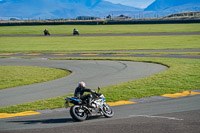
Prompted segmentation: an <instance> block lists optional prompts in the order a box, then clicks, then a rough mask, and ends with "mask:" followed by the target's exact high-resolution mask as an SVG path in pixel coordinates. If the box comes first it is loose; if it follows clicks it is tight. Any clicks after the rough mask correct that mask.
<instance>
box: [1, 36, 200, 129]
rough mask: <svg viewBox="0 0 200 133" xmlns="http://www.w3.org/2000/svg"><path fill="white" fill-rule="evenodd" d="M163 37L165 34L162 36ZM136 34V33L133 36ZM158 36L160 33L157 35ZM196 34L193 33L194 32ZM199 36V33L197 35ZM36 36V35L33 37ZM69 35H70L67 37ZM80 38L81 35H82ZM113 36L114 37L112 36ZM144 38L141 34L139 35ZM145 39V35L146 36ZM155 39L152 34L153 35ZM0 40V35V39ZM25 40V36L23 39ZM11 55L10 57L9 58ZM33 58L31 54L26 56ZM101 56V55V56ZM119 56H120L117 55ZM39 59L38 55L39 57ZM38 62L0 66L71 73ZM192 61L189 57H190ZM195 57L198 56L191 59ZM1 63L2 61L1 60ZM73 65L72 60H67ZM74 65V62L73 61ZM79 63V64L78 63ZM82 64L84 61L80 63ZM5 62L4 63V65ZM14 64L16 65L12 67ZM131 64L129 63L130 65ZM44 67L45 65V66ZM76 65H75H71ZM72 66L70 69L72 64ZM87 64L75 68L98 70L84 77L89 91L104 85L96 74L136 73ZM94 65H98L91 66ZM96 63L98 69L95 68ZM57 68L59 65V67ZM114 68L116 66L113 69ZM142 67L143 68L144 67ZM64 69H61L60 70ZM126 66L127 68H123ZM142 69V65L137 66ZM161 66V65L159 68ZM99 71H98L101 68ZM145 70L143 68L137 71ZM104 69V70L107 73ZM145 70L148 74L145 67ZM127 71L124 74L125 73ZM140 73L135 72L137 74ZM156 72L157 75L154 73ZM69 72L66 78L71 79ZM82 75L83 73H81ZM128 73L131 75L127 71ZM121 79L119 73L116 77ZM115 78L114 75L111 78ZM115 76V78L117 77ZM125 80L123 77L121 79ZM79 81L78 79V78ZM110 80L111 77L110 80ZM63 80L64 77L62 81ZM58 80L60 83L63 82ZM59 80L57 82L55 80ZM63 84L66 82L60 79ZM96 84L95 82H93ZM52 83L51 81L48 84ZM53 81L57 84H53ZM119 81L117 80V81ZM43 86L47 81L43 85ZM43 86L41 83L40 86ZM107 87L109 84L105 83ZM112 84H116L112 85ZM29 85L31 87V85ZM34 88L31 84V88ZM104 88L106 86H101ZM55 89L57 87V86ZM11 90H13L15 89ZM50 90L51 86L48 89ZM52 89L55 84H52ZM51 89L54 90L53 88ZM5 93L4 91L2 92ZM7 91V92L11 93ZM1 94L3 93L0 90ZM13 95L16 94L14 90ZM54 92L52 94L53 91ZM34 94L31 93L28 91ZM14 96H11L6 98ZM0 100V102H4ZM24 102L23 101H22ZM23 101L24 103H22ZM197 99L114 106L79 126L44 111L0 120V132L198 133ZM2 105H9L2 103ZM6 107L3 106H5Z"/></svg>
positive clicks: (120, 65) (118, 65) (121, 65)
mask: <svg viewBox="0 0 200 133" xmlns="http://www.w3.org/2000/svg"><path fill="white" fill-rule="evenodd" d="M164 34H165V33H164ZM137 35H139V34H137ZM159 35H160V33H159ZM195 35H196V33H195ZM198 35H199V33H198ZM36 36H37V35H36ZM40 36H42V35H40ZM69 36H70V35H69ZM83 36H84V35H83ZM116 36H117V35H116ZM143 36H144V34H143ZM148 36H149V35H148ZM154 36H155V35H154ZM0 37H2V36H0ZM27 37H28V36H27ZM196 52H199V49H198V51H196ZM12 56H13V55H12ZM29 56H31V57H33V55H29ZM37 56H38V55H35V56H34V57H37ZM80 56H89V55H80ZM104 56H105V55H104ZM119 56H123V55H119ZM39 57H40V56H39ZM41 57H44V58H42V59H29V60H26V59H0V64H1V65H2V63H3V65H16V64H17V63H18V64H20V65H27V66H29V65H35V66H42V67H52V68H60V69H68V70H74V69H70V67H67V66H68V65H69V64H70V63H69V62H67V61H66V62H65V63H60V62H59V61H56V62H54V64H51V63H49V62H50V61H49V60H47V59H46V58H48V57H49V56H48V57H45V56H41ZM171 57H173V58H187V57H181V56H174V55H171ZM192 58H193V57H192ZM194 58H195V59H196V58H199V56H197V57H194ZM2 60H3V61H2ZM71 62H74V61H71ZM75 62H76V61H75ZM78 62H79V61H78ZM84 62H85V61H84ZM6 63H8V64H6ZM15 63H16V64H15ZM131 63H132V62H131ZM47 64H48V66H47ZM75 64H76V63H75ZM75 64H74V65H72V66H73V67H72V68H74V66H77V64H76V65H75ZM86 64H90V65H91V67H90V68H87V67H86V66H85V67H83V68H81V67H78V68H76V69H77V71H78V72H82V71H83V70H84V71H85V70H87V71H88V70H100V72H98V73H94V75H89V76H88V77H84V79H85V80H86V81H88V80H91V82H88V87H90V86H91V88H96V87H97V86H100V87H101V86H102V87H103V86H104V85H103V84H104V82H103V81H102V79H101V78H97V79H96V78H95V79H93V80H94V81H93V80H92V78H94V77H96V76H97V75H99V74H100V75H101V74H102V75H104V76H107V75H115V74H116V72H118V71H119V73H120V71H127V70H126V69H132V70H131V72H132V71H133V70H136V71H138V70H137V67H138V65H135V64H134V65H133V68H132V67H130V64H129V63H125V62H122V61H117V62H115V63H114V64H110V63H108V62H105V63H102V62H101V63H100V62H98V61H97V62H93V63H92V62H91V63H88V62H87V61H86V63H83V62H82V63H81V66H82V65H83V66H84V65H86ZM95 64H98V65H96V66H95ZM99 64H100V66H99ZM60 65H61V66H60ZM115 65H116V66H115ZM145 65H147V67H149V66H148V65H150V63H147V64H145ZM145 65H144V66H145ZM63 66H64V68H63ZM127 66H128V67H127ZM141 66H142V65H141ZM162 67H163V66H162ZM101 68H102V69H101ZM104 68H106V69H107V70H109V71H110V70H111V73H102V72H104V70H103V69H104ZM140 69H143V70H145V69H146V68H143V67H142V68H140ZM165 69H166V67H163V68H162V70H160V71H163V70H165ZM107 70H106V71H107ZM147 71H151V70H150V69H149V68H148V70H147ZM127 72H128V71H127ZM139 73H140V71H138V74H139ZM155 73H157V72H155ZM73 74H77V73H76V71H75V73H72V74H71V75H70V76H74V75H73ZM81 74H84V73H81ZM129 74H130V75H131V73H130V71H129ZM119 75H120V76H121V74H119ZM122 75H123V74H122ZM115 76H116V75H115ZM120 76H119V77H120ZM124 77H126V76H124ZM80 78H82V77H80ZM110 78H112V77H110ZM63 79H64V78H63ZM63 79H61V80H63ZM59 80H60V79H59ZM113 80H119V81H120V80H121V79H113ZM64 81H66V80H65V79H64ZM78 81H79V80H77V81H74V82H71V83H72V84H70V83H69V87H70V85H71V87H70V89H69V90H68V89H66V86H65V85H66V84H65V83H64V84H63V85H61V86H59V88H60V87H62V88H63V90H64V92H62V94H63V93H68V92H67V91H69V92H73V91H74V86H76V84H77V83H76V82H78ZM95 81H96V82H95ZM50 82H52V81H50ZM56 82H57V81H56ZM120 82H121V81H120ZM46 83H47V82H46ZM41 84H43V83H41ZM109 84H110V83H109ZM113 84H116V83H113ZM35 85H36V84H35ZM31 86H32V85H31ZM33 86H34V85H33ZM41 86H42V87H44V88H46V87H48V85H45V84H43V85H41ZM105 86H107V85H106V84H105ZM29 87H30V86H27V88H26V89H28V88H29ZM57 87H58V86H57ZM16 88H17V87H15V88H14V89H16ZM50 88H51V87H50ZM55 88H56V85H55ZM55 88H54V89H55ZM9 89H10V90H11V91H13V90H12V89H13V88H9ZM6 90H7V89H6ZM11 91H10V92H11ZM0 92H3V91H0ZM14 92H17V90H16V91H14ZM55 92H56V91H55ZM32 93H35V92H32ZM0 95H1V93H0ZM27 95H28V97H27V99H28V100H29V99H32V97H29V96H30V95H29V94H28V93H27ZM37 95H38V96H37V98H38V97H40V98H41V97H45V96H46V95H49V94H48V91H46V92H45V95H40V94H39V93H37ZM59 95H60V94H59ZM11 96H15V93H13V94H11V95H10V98H11ZM4 99H5V97H4V98H3V100H2V99H1V98H0V101H1V103H2V101H4ZM17 99H21V97H20V96H19V97H16V100H17ZM25 99H26V98H25ZM25 99H24V100H25ZM199 100H200V96H199V95H196V96H189V97H183V98H175V99H162V100H159V101H147V102H144V103H137V104H131V105H122V106H116V107H113V109H114V111H115V116H114V117H113V118H111V119H106V118H104V117H93V118H90V119H89V120H87V121H84V122H82V123H77V122H74V121H73V120H72V118H71V116H70V115H69V112H68V110H63V109H60V110H59V109H58V110H53V111H52V110H49V111H44V112H45V113H42V114H40V115H35V116H23V117H14V118H5V119H0V133H35V132H43V133H47V132H48V133H55V132H59V133H66V132H70V133H100V132H104V133H133V132H134V133H149V132H153V133H160V132H162V133H169V132H173V133H199V132H200V128H199V125H200V119H199V115H200V103H199ZM5 102H11V101H6V100H5ZM6 106H7V105H6Z"/></svg>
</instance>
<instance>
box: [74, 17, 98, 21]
mask: <svg viewBox="0 0 200 133" xmlns="http://www.w3.org/2000/svg"><path fill="white" fill-rule="evenodd" d="M97 19H100V18H98V17H92V16H78V17H77V18H76V20H97Z"/></svg>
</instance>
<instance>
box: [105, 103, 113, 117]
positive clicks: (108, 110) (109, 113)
mask: <svg viewBox="0 0 200 133" xmlns="http://www.w3.org/2000/svg"><path fill="white" fill-rule="evenodd" d="M102 112H103V114H104V116H105V117H107V118H111V117H113V115H114V111H113V110H112V108H111V107H110V105H108V104H104V105H103V108H102Z"/></svg>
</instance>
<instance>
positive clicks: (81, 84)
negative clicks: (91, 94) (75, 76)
mask: <svg viewBox="0 0 200 133" xmlns="http://www.w3.org/2000/svg"><path fill="white" fill-rule="evenodd" d="M78 86H79V87H85V86H86V84H85V82H79V83H78Z"/></svg>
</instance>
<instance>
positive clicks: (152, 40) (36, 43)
mask: <svg viewBox="0 0 200 133" xmlns="http://www.w3.org/2000/svg"><path fill="white" fill-rule="evenodd" d="M0 42H1V43H0V52H23V53H24V52H28V53H31V52H42V53H44V52H48V53H51V52H69V51H85V50H86V51H87V50H89V51H92V50H131V49H187V48H200V45H199V42H200V36H199V35H191V36H134V37H133V36H121V37H24V38H22V37H13V38H10V37H1V38H0Z"/></svg>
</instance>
